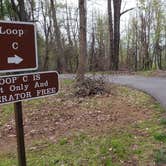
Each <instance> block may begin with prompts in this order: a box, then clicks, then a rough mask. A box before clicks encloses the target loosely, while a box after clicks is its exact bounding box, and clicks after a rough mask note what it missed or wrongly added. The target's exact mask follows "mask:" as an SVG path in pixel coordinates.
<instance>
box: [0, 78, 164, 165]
mask: <svg viewBox="0 0 166 166" xmlns="http://www.w3.org/2000/svg"><path fill="white" fill-rule="evenodd" d="M61 88H62V89H61V92H60V93H59V94H58V95H57V96H56V97H49V98H44V99H38V100H32V101H27V102H24V121H25V126H24V128H25V138H26V152H27V163H28V166H34V165H37V166H46V165H48V166H54V165H57V166H61V165H65V166H68V165H73V166H78V165H80V166H81V165H83V166H86V165H90V166H91V165H92V166H96V165H106V166H121V165H124V166H125V165H126V166H127V165H131V166H132V165H138V166H139V165H140V166H142V165H155V164H163V163H166V135H165V128H166V118H165V113H164V110H163V109H162V108H161V106H160V105H159V104H158V103H157V102H156V101H154V100H153V99H152V98H151V97H149V96H148V95H146V94H144V93H142V92H138V91H136V90H131V89H129V88H126V87H122V86H115V85H111V87H110V93H106V94H98V95H95V96H91V97H85V98H82V97H74V96H73V93H72V91H73V89H72V88H73V81H70V80H64V81H63V82H62V87H61ZM11 107H12V106H11V105H5V106H1V111H0V117H1V126H0V133H1V134H0V142H1V143H0V145H1V152H0V166H11V165H12V166H14V165H17V156H16V145H15V144H16V140H15V128H14V119H13V118H14V117H13V111H12V109H11ZM9 110H10V111H9ZM4 115H5V116H4ZM3 116H4V119H3ZM2 119H3V120H2Z"/></svg>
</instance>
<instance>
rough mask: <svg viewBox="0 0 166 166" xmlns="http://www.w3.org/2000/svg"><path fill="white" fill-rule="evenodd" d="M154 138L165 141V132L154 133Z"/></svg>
mask: <svg viewBox="0 0 166 166" xmlns="http://www.w3.org/2000/svg"><path fill="white" fill-rule="evenodd" d="M154 138H155V139H156V140H157V141H161V142H165V143H166V134H165V133H156V134H155V135H154Z"/></svg>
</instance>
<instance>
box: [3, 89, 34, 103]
mask: <svg viewBox="0 0 166 166" xmlns="http://www.w3.org/2000/svg"><path fill="white" fill-rule="evenodd" d="M31 97H32V95H31V92H25V93H16V94H14V95H6V96H0V102H2V103H5V102H13V101H16V100H23V99H28V98H31Z"/></svg>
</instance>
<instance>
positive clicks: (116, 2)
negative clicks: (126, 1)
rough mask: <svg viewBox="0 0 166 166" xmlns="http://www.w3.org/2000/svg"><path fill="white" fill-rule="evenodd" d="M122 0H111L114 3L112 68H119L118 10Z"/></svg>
mask: <svg viewBox="0 0 166 166" xmlns="http://www.w3.org/2000/svg"><path fill="white" fill-rule="evenodd" d="M121 2H122V0H113V5H114V58H113V70H118V69H119V46H120V45H119V43H120V16H121V14H120V10H121Z"/></svg>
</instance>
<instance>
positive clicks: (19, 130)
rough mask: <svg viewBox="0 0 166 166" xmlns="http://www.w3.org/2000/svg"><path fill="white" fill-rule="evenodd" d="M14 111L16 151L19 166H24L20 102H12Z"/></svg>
mask: <svg viewBox="0 0 166 166" xmlns="http://www.w3.org/2000/svg"><path fill="white" fill-rule="evenodd" d="M14 113H15V122H16V136H17V152H18V164H19V166H26V155H25V142H24V127H23V119H22V102H21V101H20V102H17V103H14Z"/></svg>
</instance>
